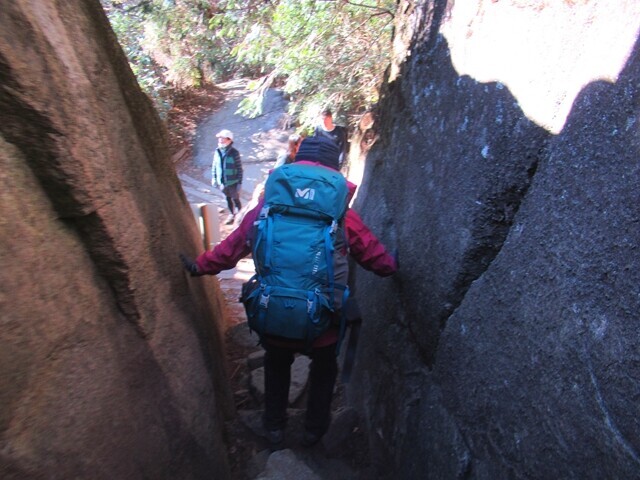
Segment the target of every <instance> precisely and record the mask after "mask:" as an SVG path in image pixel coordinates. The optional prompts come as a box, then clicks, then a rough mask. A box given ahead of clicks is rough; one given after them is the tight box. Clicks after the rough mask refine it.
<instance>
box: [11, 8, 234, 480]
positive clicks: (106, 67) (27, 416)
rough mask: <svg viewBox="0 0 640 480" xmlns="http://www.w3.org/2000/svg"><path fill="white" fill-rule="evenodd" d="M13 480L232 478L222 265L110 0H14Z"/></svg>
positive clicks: (12, 229)
mask: <svg viewBox="0 0 640 480" xmlns="http://www.w3.org/2000/svg"><path fill="white" fill-rule="evenodd" d="M0 119H1V120H0V159H1V162H2V174H0V183H1V185H0V192H1V194H0V195H1V196H2V202H1V204H0V205H1V207H0V208H1V215H0V216H1V217H2V222H0V241H1V243H2V249H1V250H0V284H1V285H2V288H1V292H0V318H1V320H0V323H1V325H0V327H1V328H0V477H2V478H3V479H14V478H15V479H24V478H51V479H69V478H95V479H114V478H118V479H139V478H156V479H161V478H167V479H169V478H171V479H176V478H181V479H196V478H214V477H215V478H228V475H229V473H228V472H229V469H228V465H227V460H226V451H225V446H224V443H223V439H222V435H221V426H222V421H221V418H220V417H221V415H222V414H223V413H226V414H228V413H230V412H231V411H232V404H231V396H230V392H229V391H228V386H227V384H226V377H225V373H224V357H223V355H222V351H223V349H222V342H221V335H220V331H219V328H220V327H219V325H220V322H221V320H222V313H221V308H220V300H219V295H218V292H217V286H216V284H215V281H214V280H211V279H208V280H205V279H191V278H189V277H188V276H187V275H185V274H184V272H183V270H182V267H181V264H180V261H179V260H178V252H181V251H183V252H186V253H188V254H191V255H193V254H195V253H196V251H197V250H198V243H199V239H198V233H197V231H196V227H195V224H194V222H193V220H192V218H193V217H192V215H191V212H190V210H189V206H188V204H187V203H186V200H185V198H184V194H183V193H182V190H181V188H180V184H179V182H178V179H177V177H176V175H175V172H174V170H173V167H172V165H171V163H170V160H169V155H168V151H167V149H166V133H165V129H164V127H163V125H162V123H161V122H160V120H159V119H158V117H157V115H156V114H155V112H154V110H153V108H152V105H151V103H150V101H149V99H148V98H147V97H146V96H145V95H144V94H143V93H142V92H141V91H140V89H139V87H138V86H137V84H136V82H135V79H134V77H133V74H132V73H131V71H130V69H129V66H128V64H127V60H126V58H125V56H124V54H123V53H122V51H121V49H120V47H119V45H118V44H117V42H116V39H115V36H114V34H113V32H112V31H111V30H110V27H109V24H108V21H107V19H106V17H105V15H104V13H103V12H102V9H101V7H100V4H99V2H98V1H97V0H84V1H80V0H69V1H65V2H43V1H36V2H32V1H23V0H15V1H11V2H2V7H1V8H0Z"/></svg>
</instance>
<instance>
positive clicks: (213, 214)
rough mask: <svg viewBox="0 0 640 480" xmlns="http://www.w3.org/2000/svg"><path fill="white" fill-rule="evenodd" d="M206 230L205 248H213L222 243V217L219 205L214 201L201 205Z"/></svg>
mask: <svg viewBox="0 0 640 480" xmlns="http://www.w3.org/2000/svg"><path fill="white" fill-rule="evenodd" d="M200 212H201V214H202V220H203V230H204V248H205V250H211V249H212V248H213V247H215V246H216V245H217V244H218V243H220V218H219V217H218V207H217V206H216V205H214V204H212V203H205V204H204V205H202V207H200Z"/></svg>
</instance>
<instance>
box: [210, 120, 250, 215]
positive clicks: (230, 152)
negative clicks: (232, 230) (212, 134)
mask: <svg viewBox="0 0 640 480" xmlns="http://www.w3.org/2000/svg"><path fill="white" fill-rule="evenodd" d="M216 137H217V138H218V148H216V150H215V152H214V153H213V162H212V163H211V185H213V186H214V187H218V188H220V189H221V190H222V193H224V195H225V197H226V198H227V206H228V207H229V217H227V222H226V223H227V224H228V225H230V224H232V223H233V221H234V220H235V216H236V213H237V212H239V211H240V209H241V208H242V204H241V203H240V189H241V187H242V161H241V160H240V152H238V150H237V149H236V148H235V147H234V146H233V132H231V131H230V130H226V129H225V130H221V131H220V132H219V133H218V134H216ZM234 206H235V211H234Z"/></svg>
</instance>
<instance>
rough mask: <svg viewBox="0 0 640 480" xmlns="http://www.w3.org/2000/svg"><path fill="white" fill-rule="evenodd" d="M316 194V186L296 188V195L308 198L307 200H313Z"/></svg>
mask: <svg viewBox="0 0 640 480" xmlns="http://www.w3.org/2000/svg"><path fill="white" fill-rule="evenodd" d="M315 196H316V190H315V188H302V189H300V188H296V197H299V198H306V199H307V200H313V197H315Z"/></svg>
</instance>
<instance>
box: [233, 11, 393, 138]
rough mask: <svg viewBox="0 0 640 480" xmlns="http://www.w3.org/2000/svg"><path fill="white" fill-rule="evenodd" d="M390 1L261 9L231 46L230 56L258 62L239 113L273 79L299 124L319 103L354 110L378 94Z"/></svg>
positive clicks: (310, 119) (308, 120)
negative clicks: (252, 89)
mask: <svg viewBox="0 0 640 480" xmlns="http://www.w3.org/2000/svg"><path fill="white" fill-rule="evenodd" d="M394 7H395V2H393V1H380V0H378V1H376V0H369V1H367V0H362V1H361V2H359V3H355V2H348V1H313V0H296V1H294V0H281V1H279V2H272V3H271V8H270V9H263V10H262V11H261V12H260V18H259V20H260V21H256V20H258V19H253V20H250V19H249V18H245V19H243V21H245V22H248V23H250V25H251V28H249V29H248V31H247V32H246V33H245V35H244V37H243V38H242V39H241V40H240V41H239V42H238V43H237V45H236V47H235V48H234V50H233V53H234V55H235V56H236V59H237V61H238V62H242V63H245V64H249V65H256V66H260V67H261V68H262V70H263V71H264V72H265V76H264V82H263V83H262V84H261V85H260V87H259V88H258V89H257V90H256V92H257V95H255V97H252V98H249V99H248V100H247V101H246V102H244V103H243V104H242V105H241V109H242V112H243V113H245V114H256V113H259V109H257V108H256V107H255V106H253V105H251V103H252V102H253V101H258V100H259V99H260V91H261V90H264V88H266V87H267V86H269V85H270V84H271V83H272V82H273V81H275V80H276V79H283V81H284V84H283V88H284V90H285V92H287V93H288V94H289V95H290V96H291V98H292V99H293V101H292V102H291V104H290V108H291V112H290V113H292V114H295V115H297V117H298V119H299V121H300V123H301V124H302V125H303V126H309V125H311V124H313V123H314V122H315V119H316V117H317V114H318V112H319V111H320V109H321V108H322V107H323V106H331V107H332V108H333V109H334V110H335V111H343V112H355V111H361V110H364V109H367V108H369V107H370V106H371V105H372V104H373V103H375V102H376V101H377V100H378V90H379V86H380V83H381V80H382V75H383V73H384V70H385V69H386V67H387V65H388V62H389V51H390V42H391V35H392V29H393V14H394V10H393V9H394Z"/></svg>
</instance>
